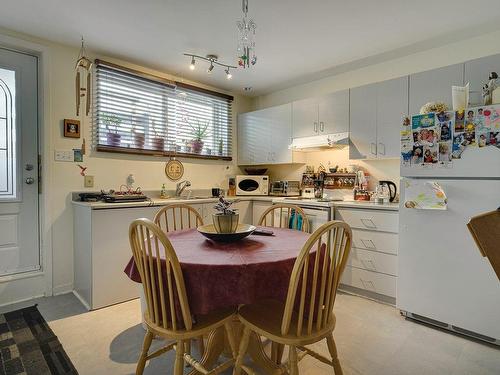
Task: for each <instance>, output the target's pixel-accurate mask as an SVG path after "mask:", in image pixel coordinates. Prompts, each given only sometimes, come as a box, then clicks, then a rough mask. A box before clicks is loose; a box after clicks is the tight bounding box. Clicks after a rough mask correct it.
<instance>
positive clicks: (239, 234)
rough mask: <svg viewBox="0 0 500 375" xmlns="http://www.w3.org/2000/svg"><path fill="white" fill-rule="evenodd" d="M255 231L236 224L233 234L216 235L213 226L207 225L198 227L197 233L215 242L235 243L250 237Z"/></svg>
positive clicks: (247, 226)
mask: <svg viewBox="0 0 500 375" xmlns="http://www.w3.org/2000/svg"><path fill="white" fill-rule="evenodd" d="M255 229H257V228H256V227H255V226H253V225H250V224H238V227H237V228H236V232H234V233H217V231H216V230H215V227H214V225H213V224H207V225H201V226H199V227H198V232H200V233H201V234H202V235H204V236H205V237H206V238H208V239H210V240H212V241H215V242H235V241H239V240H241V239H243V238H245V237H247V236H249V235H251V234H252V233H253V231H254V230H255Z"/></svg>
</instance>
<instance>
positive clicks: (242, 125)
mask: <svg viewBox="0 0 500 375" xmlns="http://www.w3.org/2000/svg"><path fill="white" fill-rule="evenodd" d="M249 122H250V121H249V114H248V113H242V114H240V115H238V124H237V126H238V138H237V139H236V142H237V143H238V164H240V165H245V164H252V163H253V162H254V160H253V154H252V152H251V148H252V145H251V134H250V126H249Z"/></svg>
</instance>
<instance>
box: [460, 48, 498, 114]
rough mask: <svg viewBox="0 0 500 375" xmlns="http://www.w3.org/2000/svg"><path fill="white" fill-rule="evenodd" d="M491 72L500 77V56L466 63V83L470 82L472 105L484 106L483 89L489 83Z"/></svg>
mask: <svg viewBox="0 0 500 375" xmlns="http://www.w3.org/2000/svg"><path fill="white" fill-rule="evenodd" d="M491 72H496V73H497V74H499V75H500V54H499V55H492V56H487V57H482V58H480V59H476V60H471V61H467V62H466V63H465V77H464V82H465V83H467V82H469V90H470V99H471V104H472V105H482V104H483V98H482V95H481V94H482V88H483V85H484V84H486V83H487V82H488V78H489V76H490V73H491Z"/></svg>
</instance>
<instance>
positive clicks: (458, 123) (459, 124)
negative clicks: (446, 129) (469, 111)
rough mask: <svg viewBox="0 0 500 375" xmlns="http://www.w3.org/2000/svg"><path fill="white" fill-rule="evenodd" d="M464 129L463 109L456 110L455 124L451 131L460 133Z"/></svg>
mask: <svg viewBox="0 0 500 375" xmlns="http://www.w3.org/2000/svg"><path fill="white" fill-rule="evenodd" d="M464 130H465V111H457V112H456V113H455V126H454V129H453V131H454V132H455V133H461V132H463V131H464Z"/></svg>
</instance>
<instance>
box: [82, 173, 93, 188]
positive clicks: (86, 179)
mask: <svg viewBox="0 0 500 375" xmlns="http://www.w3.org/2000/svg"><path fill="white" fill-rule="evenodd" d="M83 186H85V187H89V188H90V187H94V176H83Z"/></svg>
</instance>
